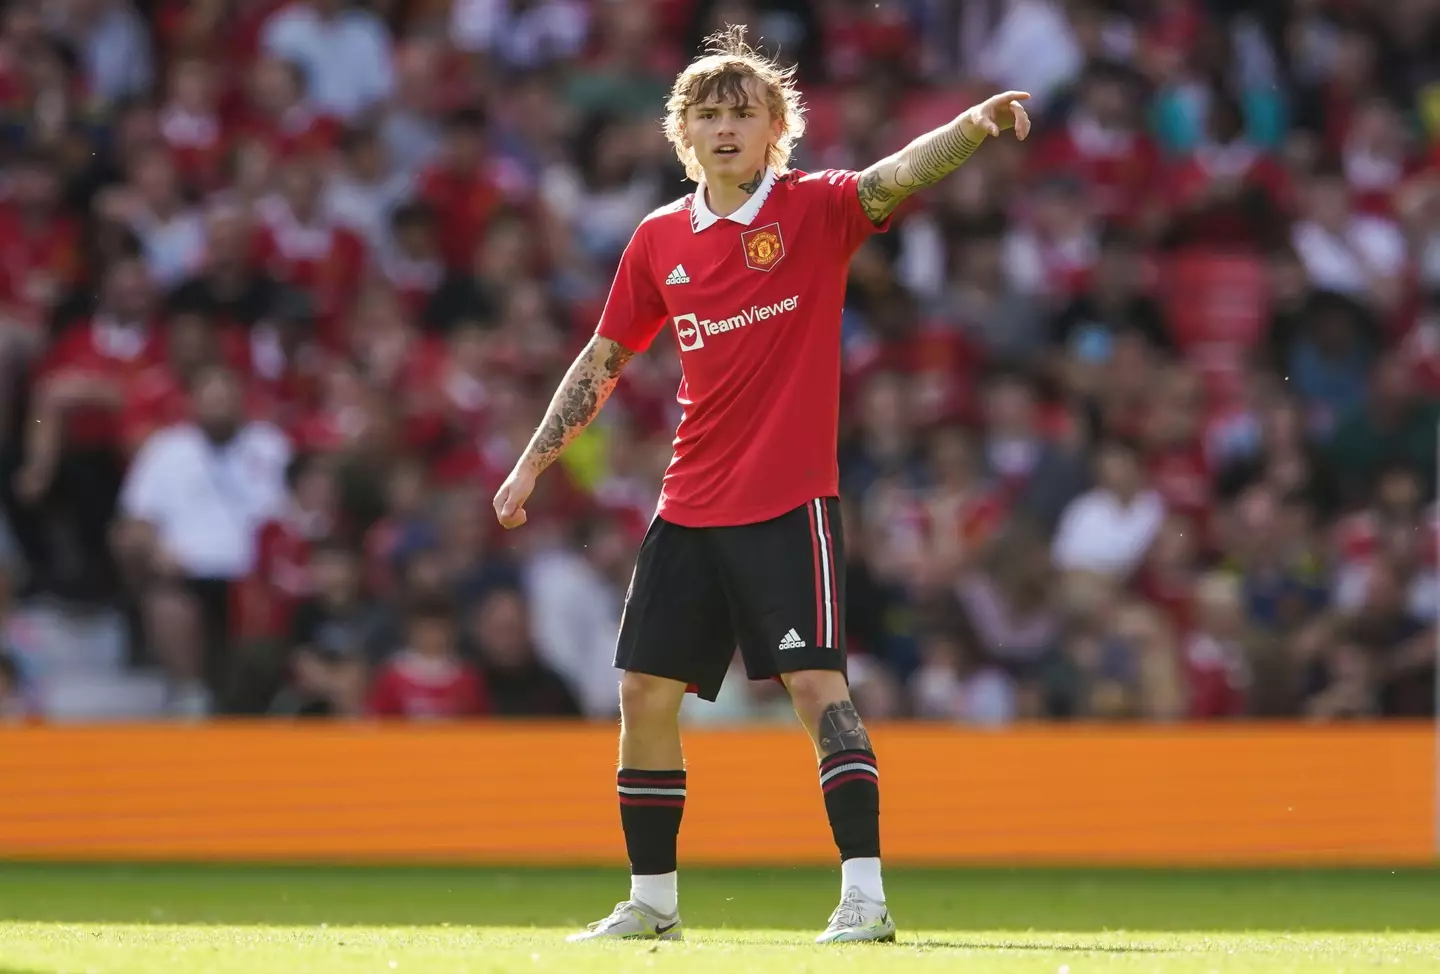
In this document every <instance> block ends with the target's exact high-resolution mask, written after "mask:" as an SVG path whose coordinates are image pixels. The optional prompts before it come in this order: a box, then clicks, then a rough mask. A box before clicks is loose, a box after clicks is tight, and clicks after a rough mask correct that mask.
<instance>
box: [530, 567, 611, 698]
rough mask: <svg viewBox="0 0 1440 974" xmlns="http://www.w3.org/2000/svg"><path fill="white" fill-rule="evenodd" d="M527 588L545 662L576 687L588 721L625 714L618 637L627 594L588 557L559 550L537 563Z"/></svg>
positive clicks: (532, 623)
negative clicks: (622, 708) (622, 608)
mask: <svg viewBox="0 0 1440 974" xmlns="http://www.w3.org/2000/svg"><path fill="white" fill-rule="evenodd" d="M525 582H526V591H527V594H528V595H529V601H530V627H531V628H530V631H531V633H532V634H533V635H534V637H535V645H536V649H537V650H538V653H539V656H540V658H541V659H542V660H543V661H544V662H545V663H547V664H549V665H550V666H551V667H552V668H553V669H554V670H555V671H556V672H558V673H559V674H560V675H561V676H562V677H564V678H565V681H566V682H567V683H569V684H570V686H571V688H573V689H574V691H575V695H576V696H577V697H579V698H580V706H581V707H582V708H583V709H584V710H585V713H586V715H587V716H590V717H610V716H613V715H615V714H617V713H619V710H620V671H619V670H617V669H616V668H615V633H616V632H617V631H618V630H619V628H620V608H621V605H622V602H623V593H622V592H620V591H618V590H617V589H616V588H615V586H613V585H611V584H610V583H609V582H607V581H606V580H605V579H604V578H602V577H601V576H600V574H599V572H597V571H596V570H595V569H594V568H593V567H592V566H591V565H590V563H589V562H588V561H586V560H585V557H584V556H583V555H580V554H578V553H576V552H573V551H568V550H565V549H559V548H557V549H554V550H550V551H544V552H541V553H539V554H537V555H536V556H535V557H533V558H532V559H531V560H530V562H529V564H528V565H527V566H526V573H525Z"/></svg>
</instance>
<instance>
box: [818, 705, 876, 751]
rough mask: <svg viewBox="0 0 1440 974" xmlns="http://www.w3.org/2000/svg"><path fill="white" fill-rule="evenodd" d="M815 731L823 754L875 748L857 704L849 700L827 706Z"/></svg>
mask: <svg viewBox="0 0 1440 974" xmlns="http://www.w3.org/2000/svg"><path fill="white" fill-rule="evenodd" d="M815 732H816V736H817V737H819V739H820V751H821V753H823V754H836V753H838V752H840V751H873V750H874V748H872V747H871V746H870V735H869V734H868V733H867V732H866V730H865V725H864V724H863V723H861V722H860V715H859V714H858V713H856V711H855V705H854V704H853V703H851V702H850V701H849V700H841V701H838V702H836V703H832V704H831V705H830V706H828V707H826V708H825V712H824V713H822V714H821V715H820V723H819V725H818V726H817V727H816V731H815Z"/></svg>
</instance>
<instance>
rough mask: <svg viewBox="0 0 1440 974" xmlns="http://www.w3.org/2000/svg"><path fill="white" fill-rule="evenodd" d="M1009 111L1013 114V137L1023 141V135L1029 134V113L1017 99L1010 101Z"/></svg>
mask: <svg viewBox="0 0 1440 974" xmlns="http://www.w3.org/2000/svg"><path fill="white" fill-rule="evenodd" d="M1010 111H1012V112H1014V114H1015V138H1017V139H1019V140H1020V141H1021V142H1024V141H1025V136H1027V135H1029V134H1030V115H1029V114H1028V113H1027V112H1026V111H1025V107H1024V106H1023V105H1021V104H1020V103H1019V102H1018V101H1012V102H1011V103H1010Z"/></svg>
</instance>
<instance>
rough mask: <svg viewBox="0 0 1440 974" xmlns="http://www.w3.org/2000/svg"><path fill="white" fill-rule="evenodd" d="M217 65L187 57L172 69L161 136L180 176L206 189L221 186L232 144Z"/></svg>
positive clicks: (162, 117) (211, 190)
mask: <svg viewBox="0 0 1440 974" xmlns="http://www.w3.org/2000/svg"><path fill="white" fill-rule="evenodd" d="M218 97H219V93H218V90H217V84H216V77H215V69H214V67H213V66H212V65H211V64H210V62H209V61H207V60H205V59H204V58H199V57H189V58H184V59H182V60H180V61H177V62H176V63H175V66H174V68H172V69H171V73H170V100H169V101H168V102H166V103H165V107H164V108H162V109H161V111H160V137H161V138H162V139H164V141H165V145H166V146H168V147H169V149H170V158H171V160H172V161H173V162H174V165H175V169H176V171H177V172H178V173H179V174H180V177H181V178H182V179H183V180H184V181H185V182H186V183H188V184H189V185H190V186H192V187H195V188H197V189H201V190H204V191H206V192H213V191H215V190H218V189H220V188H221V186H222V184H223V182H224V178H225V169H226V152H227V150H228V148H229V141H228V138H227V135H228V133H227V132H226V130H225V120H224V119H223V118H222V117H221V115H220V111H219V108H218Z"/></svg>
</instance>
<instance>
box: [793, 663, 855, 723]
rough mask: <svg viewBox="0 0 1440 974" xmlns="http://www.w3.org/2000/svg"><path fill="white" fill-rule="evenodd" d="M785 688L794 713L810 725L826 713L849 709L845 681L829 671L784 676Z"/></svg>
mask: <svg viewBox="0 0 1440 974" xmlns="http://www.w3.org/2000/svg"><path fill="white" fill-rule="evenodd" d="M784 679H785V687H786V689H788V690H789V691H790V699H791V700H793V701H794V703H795V710H796V712H797V713H798V714H800V716H801V718H802V719H803V720H804V721H805V722H806V723H807V724H810V725H814V724H816V723H818V722H819V721H820V719H821V718H822V717H823V716H824V715H825V712H826V711H827V710H830V709H832V708H834V707H837V706H844V707H849V706H850V691H849V687H848V686H847V685H846V683H845V677H844V675H842V674H841V673H838V672H836V671H833V670H801V671H799V672H798V673H789V674H786V676H785V678H784Z"/></svg>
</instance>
